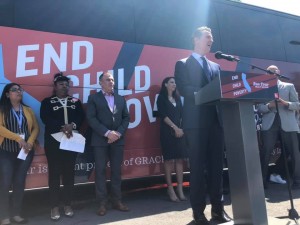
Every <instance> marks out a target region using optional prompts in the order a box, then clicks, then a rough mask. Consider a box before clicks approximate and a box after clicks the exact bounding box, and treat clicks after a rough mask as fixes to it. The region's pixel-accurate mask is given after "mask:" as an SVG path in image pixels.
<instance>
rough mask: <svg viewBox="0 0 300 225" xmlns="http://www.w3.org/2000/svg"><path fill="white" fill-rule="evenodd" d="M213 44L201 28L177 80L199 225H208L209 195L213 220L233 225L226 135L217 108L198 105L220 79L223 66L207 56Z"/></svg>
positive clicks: (208, 31) (181, 63) (180, 65)
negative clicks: (225, 195)
mask: <svg viewBox="0 0 300 225" xmlns="http://www.w3.org/2000/svg"><path fill="white" fill-rule="evenodd" d="M212 43H213V36H212V33H211V29H210V28H208V27H200V28H198V29H196V31H195V32H194V34H193V44H194V51H193V53H192V55H190V56H189V57H188V58H185V59H182V60H180V61H178V62H177V63H176V66H175V78H176V83H177V87H178V90H179V92H180V94H181V95H182V96H183V97H184V106H183V119H182V120H183V121H182V122H183V129H184V133H185V134H186V138H187V143H188V152H189V159H190V169H191V174H190V201H191V205H192V209H193V217H194V221H195V223H196V224H200V225H206V224H209V223H208V220H207V219H206V217H205V215H204V209H205V207H206V201H205V199H206V194H208V195H209V197H210V202H211V206H212V209H211V215H212V219H213V220H215V221H217V222H220V223H224V222H228V221H230V220H231V219H230V217H229V216H228V215H227V214H226V213H225V211H224V209H223V204H222V201H221V199H222V172H223V150H224V135H223V129H222V125H221V124H220V121H221V120H220V117H219V115H218V109H217V107H216V106H215V105H209V106H208V105H201V106H198V105H195V93H197V92H198V91H199V90H200V89H201V88H203V87H204V86H205V85H207V84H208V83H209V82H210V81H211V80H212V79H214V78H215V77H217V76H219V74H220V66H219V65H218V64H216V63H214V62H212V61H210V60H208V59H207V58H206V57H205V55H206V54H207V53H209V52H210V48H211V46H212Z"/></svg>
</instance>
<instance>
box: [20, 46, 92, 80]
mask: <svg viewBox="0 0 300 225" xmlns="http://www.w3.org/2000/svg"><path fill="white" fill-rule="evenodd" d="M68 44H70V43H67V42H61V43H60V47H59V50H56V49H55V48H54V47H53V44H50V43H48V44H44V49H43V50H44V51H43V53H44V56H43V57H41V58H35V57H33V56H31V57H29V56H27V53H29V52H30V51H37V50H40V45H39V44H35V45H20V46H18V53H17V69H16V77H28V76H36V75H38V73H39V71H38V69H37V68H35V69H30V70H26V64H27V63H33V62H37V64H38V65H43V74H49V73H50V72H51V71H53V70H54V69H52V68H51V61H53V63H54V65H55V66H56V67H57V68H55V71H56V70H57V69H58V70H59V71H62V72H65V71H66V68H67V63H68V60H67V59H68ZM72 48H73V49H72V51H69V52H72V55H71V58H72V70H83V69H87V68H89V67H90V66H91V65H92V64H93V60H94V58H93V57H94V49H93V45H92V43H91V42H89V41H74V42H73V43H72ZM84 49H85V51H84ZM58 52H59V53H58ZM36 60H37V61H36ZM39 60H43V62H40V61H39ZM81 60H83V62H81Z"/></svg>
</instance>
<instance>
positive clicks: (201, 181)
mask: <svg viewBox="0 0 300 225" xmlns="http://www.w3.org/2000/svg"><path fill="white" fill-rule="evenodd" d="M184 132H185V134H186V138H187V143H188V153H189V160H190V169H191V172H190V201H191V206H192V209H193V212H194V214H202V213H203V212H204V209H205V207H206V194H208V195H209V197H210V202H211V205H212V210H213V211H215V212H219V211H221V210H222V209H223V204H222V201H221V199H222V173H223V156H224V134H223V130H222V128H221V127H220V126H219V124H218V123H216V124H212V126H211V127H210V128H209V129H185V130H184Z"/></svg>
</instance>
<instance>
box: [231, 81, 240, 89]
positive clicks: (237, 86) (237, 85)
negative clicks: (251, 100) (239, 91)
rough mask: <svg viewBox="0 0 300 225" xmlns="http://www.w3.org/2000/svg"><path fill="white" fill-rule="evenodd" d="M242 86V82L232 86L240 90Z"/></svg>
mask: <svg viewBox="0 0 300 225" xmlns="http://www.w3.org/2000/svg"><path fill="white" fill-rule="evenodd" d="M241 86H242V84H241V82H238V83H234V84H232V88H239V87H241Z"/></svg>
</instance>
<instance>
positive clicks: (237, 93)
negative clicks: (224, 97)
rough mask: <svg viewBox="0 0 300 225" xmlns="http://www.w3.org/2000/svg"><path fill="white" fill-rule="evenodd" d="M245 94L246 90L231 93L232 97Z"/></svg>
mask: <svg viewBox="0 0 300 225" xmlns="http://www.w3.org/2000/svg"><path fill="white" fill-rule="evenodd" d="M246 92H247V90H246V89H242V90H238V91H234V92H233V96H239V95H242V94H244V93H246Z"/></svg>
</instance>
